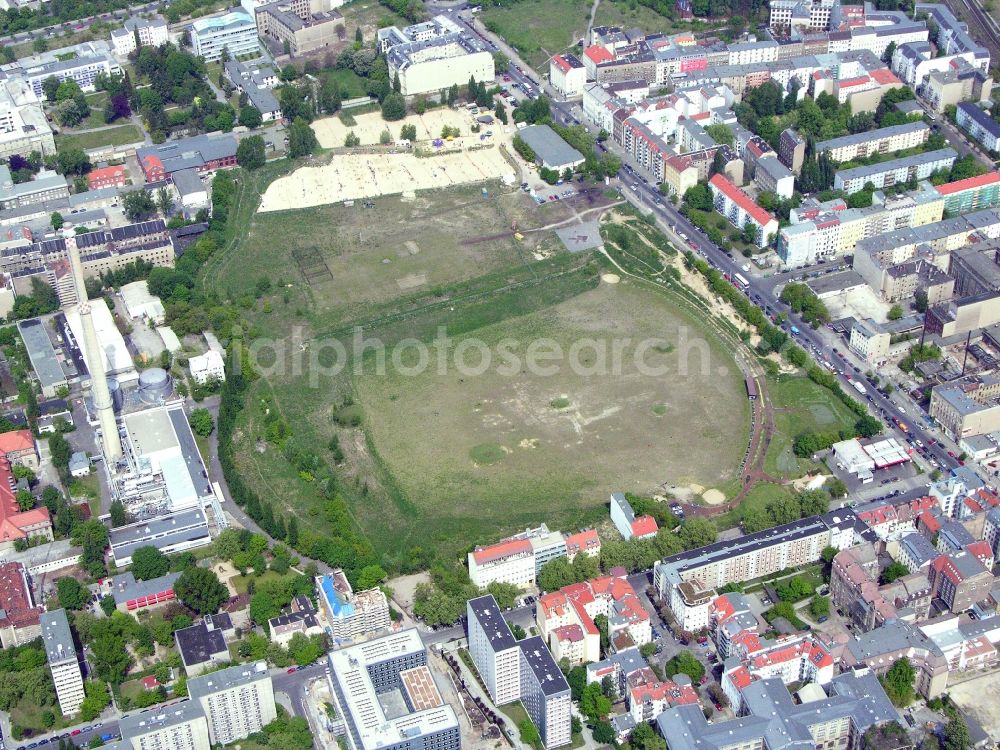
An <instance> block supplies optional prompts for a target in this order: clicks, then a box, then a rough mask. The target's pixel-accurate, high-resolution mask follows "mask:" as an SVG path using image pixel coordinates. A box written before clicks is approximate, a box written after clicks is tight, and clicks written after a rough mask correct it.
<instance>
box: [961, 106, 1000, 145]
mask: <svg viewBox="0 0 1000 750" xmlns="http://www.w3.org/2000/svg"><path fill="white" fill-rule="evenodd" d="M958 110H959V112H964V113H965V114H967V115H968V116H969V118H970V119H971V120H973V121H974V122H975V123H976V124H977V125H979V126H980V127H981V128H983V129H984V130H985V131H986V132H987V133H989V134H990V135H992V136H993V137H994V138H1000V123H998V122H997V121H996V120H994V119H993V118H992V117H990V116H989V115H988V114H987V113H986V112H985V111H983V110H982V109H981V108H980V107H978V106H977V105H976V104H974V103H972V102H959V105H958Z"/></svg>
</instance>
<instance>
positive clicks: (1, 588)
mask: <svg viewBox="0 0 1000 750" xmlns="http://www.w3.org/2000/svg"><path fill="white" fill-rule="evenodd" d="M0 609H2V610H3V612H4V615H5V616H4V617H2V618H0V626H2V627H8V626H13V627H16V628H23V627H29V626H33V625H37V624H38V622H39V617H40V615H41V613H42V612H43V611H44V608H42V607H33V606H32V601H31V591H30V590H29V588H28V585H27V581H26V580H25V574H24V566H23V565H21V563H17V562H9V563H4V564H3V565H0Z"/></svg>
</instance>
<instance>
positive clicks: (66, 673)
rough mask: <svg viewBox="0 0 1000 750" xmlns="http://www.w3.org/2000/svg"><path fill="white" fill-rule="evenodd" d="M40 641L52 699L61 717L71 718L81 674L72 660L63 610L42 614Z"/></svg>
mask: <svg viewBox="0 0 1000 750" xmlns="http://www.w3.org/2000/svg"><path fill="white" fill-rule="evenodd" d="M40 620H41V625H42V639H43V640H44V641H45V655H46V656H47V657H48V660H49V669H50V670H51V671H52V682H53V683H54V684H55V687H56V699H57V700H58V701H59V710H60V711H61V712H62V714H63V716H72V715H73V714H75V713H76V712H77V711H79V710H80V704H82V703H83V698H84V695H83V673H82V672H81V671H80V662H79V660H78V659H77V658H76V647H75V646H74V645H73V634H72V633H71V632H70V629H69V620H68V619H67V618H66V610H65V609H57V610H54V611H52V612H45V613H44V614H42V616H41V618H40Z"/></svg>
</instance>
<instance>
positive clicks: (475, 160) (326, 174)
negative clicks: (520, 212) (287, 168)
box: [258, 145, 514, 212]
mask: <svg viewBox="0 0 1000 750" xmlns="http://www.w3.org/2000/svg"><path fill="white" fill-rule="evenodd" d="M513 175H514V169H513V167H511V165H510V163H508V161H507V160H506V159H505V158H504V156H503V154H502V153H501V152H500V149H499V148H498V147H497V146H495V145H492V146H489V147H487V148H481V149H478V150H476V151H461V150H458V149H456V150H450V151H447V152H445V153H442V154H439V155H437V156H428V157H424V158H421V157H417V156H415V155H414V154H412V153H397V154H344V155H336V156H334V157H333V160H332V161H331V163H330V164H326V165H324V166H322V167H303V168H301V169H297V170H295V171H294V172H293V173H292V174H290V175H288V176H286V177H282V178H280V179H278V180H275V181H274V182H273V183H271V185H270V186H269V187H268V189H267V192H265V193H264V196H263V197H262V198H261V202H260V208H259V209H258V210H259V211H261V212H266V211H287V210H289V209H296V208H309V207H311V206H323V205H327V204H329V203H339V202H341V201H350V200H360V199H364V198H375V197H378V196H380V195H392V194H394V193H403V192H409V191H413V190H428V189H431V188H442V187H450V186H451V185H460V184H463V183H468V182H482V181H484V180H495V179H499V178H501V177H505V178H508V180H509V181H512V180H513Z"/></svg>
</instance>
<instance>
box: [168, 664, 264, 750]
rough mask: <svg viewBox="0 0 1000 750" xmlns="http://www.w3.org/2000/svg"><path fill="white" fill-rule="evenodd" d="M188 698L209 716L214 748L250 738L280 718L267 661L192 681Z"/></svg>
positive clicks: (211, 674)
mask: <svg viewBox="0 0 1000 750" xmlns="http://www.w3.org/2000/svg"><path fill="white" fill-rule="evenodd" d="M188 695H189V696H190V698H191V701H192V702H196V703H198V704H199V705H200V706H201V710H202V712H203V713H204V714H205V718H206V720H207V721H208V737H209V740H210V741H211V743H212V745H228V744H230V743H232V742H236V741H237V740H242V739H246V738H247V737H249V736H250V735H251V734H253V733H254V732H259V731H260V730H261V729H262V728H263V727H264V726H265V725H267V724H270V723H271V722H272V721H274V720H275V719H276V718H277V716H278V714H277V709H276V707H275V704H274V688H273V687H272V685H271V674H270V672H268V670H267V664H266V663H265V662H257V663H256V664H237V665H236V666H233V667H229V668H228V669H223V670H220V671H218V672H212V673H210V674H207V675H203V676H201V677H194V678H192V679H190V680H188Z"/></svg>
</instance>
